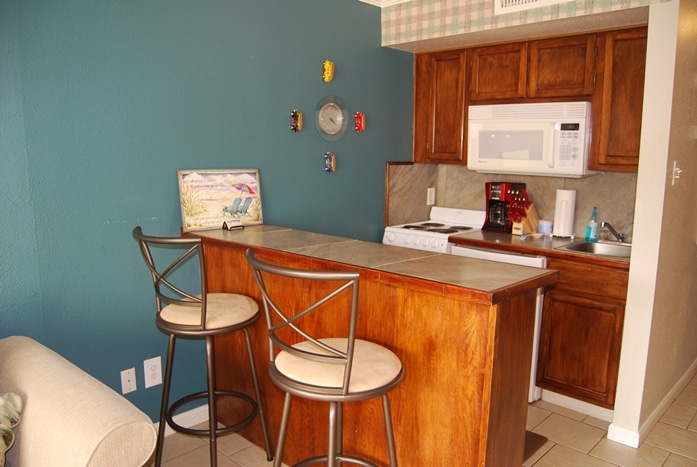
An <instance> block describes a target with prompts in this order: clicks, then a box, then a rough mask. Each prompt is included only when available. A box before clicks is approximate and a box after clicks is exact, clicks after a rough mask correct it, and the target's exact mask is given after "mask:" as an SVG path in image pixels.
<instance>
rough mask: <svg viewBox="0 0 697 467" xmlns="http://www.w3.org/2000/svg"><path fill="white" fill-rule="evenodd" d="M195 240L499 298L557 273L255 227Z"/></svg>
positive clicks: (203, 233)
mask: <svg viewBox="0 0 697 467" xmlns="http://www.w3.org/2000/svg"><path fill="white" fill-rule="evenodd" d="M193 234H194V235H198V236H201V237H204V239H211V240H215V241H222V242H231V243H236V244H242V245H248V246H250V247H262V248H270V249H274V250H279V251H284V252H288V253H294V254H299V255H303V256H310V257H313V258H319V259H323V260H328V261H334V262H337V263H343V264H347V265H351V266H358V267H363V268H368V269H373V270H376V271H384V272H388V273H393V274H398V275H403V276H409V277H415V278H419V279H425V280H428V281H435V282H437V283H444V284H450V285H455V286H459V287H465V288H467V289H471V290H476V291H481V292H485V293H494V292H498V291H501V290H504V289H510V288H511V287H512V286H514V285H516V284H520V283H522V282H527V281H531V280H535V281H540V280H541V281H542V282H543V284H542V285H549V284H551V283H553V282H555V281H556V277H557V274H556V271H554V272H552V271H550V270H544V269H536V268H530V267H525V266H516V265H512V264H504V263H496V262H492V261H484V260H479V259H471V258H463V257H459V256H452V255H445V254H440V253H433V252H427V251H421V250H414V249H411V248H401V247H396V246H391V245H383V244H381V243H373V242H366V241H362V240H355V239H351V238H344V237H337V236H333V235H325V234H319V233H313V232H306V231H302V230H296V229H290V228H284V227H277V226H270V225H253V226H247V227H245V228H244V229H241V230H233V231H225V230H222V229H221V230H206V231H200V232H194V233H193Z"/></svg>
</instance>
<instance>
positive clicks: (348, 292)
mask: <svg viewBox="0 0 697 467" xmlns="http://www.w3.org/2000/svg"><path fill="white" fill-rule="evenodd" d="M247 261H248V262H249V264H250V265H251V266H252V269H253V271H254V277H255V279H256V282H257V285H258V286H259V290H260V291H261V295H262V302H263V304H264V312H265V315H266V322H267V326H268V330H269V334H268V335H269V351H270V362H269V363H270V364H269V372H270V376H271V380H272V381H273V382H274V384H275V385H276V386H278V387H279V388H280V389H282V390H283V391H285V393H286V395H285V401H284V405H283V414H282V416H281V427H280V430H279V435H278V441H277V443H278V444H277V446H276V454H275V460H274V467H279V466H280V465H281V461H282V457H283V445H284V441H285V437H286V430H287V427H288V417H289V413H290V405H291V399H292V396H298V397H302V398H305V399H311V400H315V401H322V402H328V403H329V436H328V439H329V442H328V449H327V454H322V455H318V456H315V457H312V458H309V459H305V460H303V461H301V462H299V463H297V464H295V465H296V466H308V465H313V464H317V463H320V462H322V463H326V465H328V466H329V467H334V466H336V465H338V464H340V463H342V462H346V463H351V464H358V465H363V466H366V467H371V466H375V464H374V463H373V462H371V461H369V460H366V459H361V458H359V457H356V456H351V455H347V454H344V452H343V443H342V408H343V403H344V402H354V401H362V400H367V399H372V398H375V397H381V398H382V407H383V416H384V422H385V431H386V434H387V446H388V451H389V458H390V465H391V466H393V467H394V466H396V465H397V455H396V452H395V443H394V434H393V430H392V417H391V414H390V402H389V399H388V397H387V394H388V392H390V391H391V390H392V389H394V388H395V387H397V385H399V383H400V382H401V381H402V379H403V378H404V369H403V368H402V363H401V361H400V360H399V358H398V357H397V356H396V355H395V354H394V353H392V351H390V350H389V349H387V348H385V347H383V346H381V345H378V344H375V343H373V342H368V341H365V340H362V339H357V338H356V323H357V321H358V285H359V278H360V275H359V273H358V272H357V271H318V270H301V269H292V268H288V267H284V266H279V265H275V264H270V263H267V262H264V261H261V260H260V259H258V258H257V257H256V256H255V255H254V252H253V251H252V250H251V249H250V250H247ZM308 296H313V297H317V296H319V297H321V298H319V299H318V300H316V301H314V302H311V303H301V302H299V301H298V300H296V298H297V297H308ZM345 311H348V312H345ZM312 314H314V315H315V316H314V317H313V318H310V319H309V320H307V318H308V316H309V315H312ZM344 316H345V317H346V320H345V321H340V322H341V323H342V324H341V326H340V327H342V328H343V330H344V331H343V332H342V334H340V335H335V336H316V335H314V334H315V333H314V332H313V329H320V328H321V327H322V326H321V324H320V325H318V324H317V323H318V322H319V323H321V322H325V323H326V322H329V323H335V322H336V321H337V320H340V319H341V318H339V317H342V318H343V317H344ZM322 320H324V321H322ZM305 323H312V327H310V326H309V325H308V326H306V324H305Z"/></svg>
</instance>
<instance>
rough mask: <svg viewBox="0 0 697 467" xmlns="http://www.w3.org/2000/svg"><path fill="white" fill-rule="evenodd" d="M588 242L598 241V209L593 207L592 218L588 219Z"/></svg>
mask: <svg viewBox="0 0 697 467" xmlns="http://www.w3.org/2000/svg"><path fill="white" fill-rule="evenodd" d="M586 241H587V242H597V241H598V208H597V207H595V206H593V214H591V218H590V219H588V226H587V227H586Z"/></svg>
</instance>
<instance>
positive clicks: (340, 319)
mask: <svg viewBox="0 0 697 467" xmlns="http://www.w3.org/2000/svg"><path fill="white" fill-rule="evenodd" d="M247 261H248V262H249V264H250V265H251V266H252V270H253V272H254V278H255V280H256V282H257V285H258V286H259V290H260V291H261V295H262V301H263V305H264V313H265V315H266V323H267V326H268V336H269V358H270V361H271V364H272V365H273V362H274V360H275V356H276V354H277V353H278V352H280V351H281V350H284V351H286V352H289V353H291V354H293V355H295V356H297V357H300V358H304V359H308V360H314V361H320V362H330V363H335V364H338V365H343V366H344V375H343V383H342V385H341V387H336V388H324V389H319V388H317V392H326V393H328V394H342V395H346V394H347V393H348V390H349V383H350V382H351V365H352V363H353V352H354V343H355V340H356V322H357V318H358V285H359V277H360V275H359V273H358V271H326V270H321V271H320V270H306V269H293V268H288V267H284V266H278V265H275V264H270V263H267V262H264V261H261V260H259V259H258V258H257V257H256V256H255V255H254V252H253V251H252V250H251V249H248V250H247ZM303 298H305V299H307V302H302V299H303ZM317 314H320V315H321V316H313V317H312V319H308V318H309V317H310V315H317ZM327 329H333V330H334V332H333V333H334V335H326V334H331V332H330V331H327ZM337 333H340V335H337ZM337 337H338V338H342V339H340V341H341V342H342V346H341V348H337V347H338V346H336V345H335V346H330V345H328V344H327V343H325V342H322V341H321V340H320V339H323V338H337ZM332 341H333V342H336V341H337V340H336V339H333V340H332ZM299 342H307V343H310V344H312V345H304V346H303V348H302V349H299V348H298V347H297V346H294V344H297V343H299ZM344 345H345V347H344Z"/></svg>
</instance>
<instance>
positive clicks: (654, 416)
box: [607, 360, 697, 448]
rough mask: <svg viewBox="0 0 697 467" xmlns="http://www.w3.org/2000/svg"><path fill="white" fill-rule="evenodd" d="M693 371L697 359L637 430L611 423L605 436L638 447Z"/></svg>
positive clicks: (696, 370)
mask: <svg viewBox="0 0 697 467" xmlns="http://www.w3.org/2000/svg"><path fill="white" fill-rule="evenodd" d="M695 373H697V360H695V361H693V362H692V365H690V368H688V369H687V371H686V372H685V373H684V374H683V375H682V377H681V378H680V379H679V380H678V382H677V383H675V385H674V386H673V387H672V388H671V389H670V391H668V393H667V394H666V395H665V396H664V397H663V399H661V402H660V403H659V404H658V405H657V406H656V408H655V409H653V411H652V412H651V414H650V415H649V416H648V417H647V418H646V421H644V423H642V424H641V426H640V427H639V430H638V431H637V430H632V429H629V428H624V427H621V426H618V425H615V424H611V425H610V426H609V427H608V430H607V438H608V439H609V440H612V441H616V442H618V443H622V444H626V445H627V446H631V447H633V448H637V447H639V445H640V444H641V441H642V440H643V439H644V438H646V435H648V433H649V431H651V429H652V428H653V427H654V426H655V425H656V423H658V421H659V420H660V419H661V417H662V416H663V414H664V413H665V412H666V410H668V408H669V407H670V405H671V404H672V403H673V401H674V400H675V399H676V398H677V397H678V396H679V395H680V393H681V392H682V391H683V389H685V387H686V386H687V385H688V384H690V381H692V378H693V377H694V376H695Z"/></svg>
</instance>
